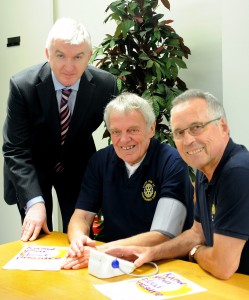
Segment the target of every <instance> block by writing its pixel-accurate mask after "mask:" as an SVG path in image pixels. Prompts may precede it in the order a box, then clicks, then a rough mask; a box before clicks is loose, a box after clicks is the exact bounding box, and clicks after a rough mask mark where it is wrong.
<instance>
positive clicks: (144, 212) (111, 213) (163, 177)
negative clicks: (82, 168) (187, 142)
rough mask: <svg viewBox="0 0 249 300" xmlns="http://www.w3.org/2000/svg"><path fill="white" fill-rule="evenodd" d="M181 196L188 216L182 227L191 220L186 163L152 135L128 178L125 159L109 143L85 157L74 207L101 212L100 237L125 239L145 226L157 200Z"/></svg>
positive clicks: (189, 183)
mask: <svg viewBox="0 0 249 300" xmlns="http://www.w3.org/2000/svg"><path fill="white" fill-rule="evenodd" d="M161 197H170V198H174V199H177V200H179V201H181V202H182V203H183V204H184V205H185V207H186V208H187V211H188V215H187V218H186V222H185V225H184V230H185V229H187V228H190V227H191V225H192V223H193V186H192V184H191V182H190V180H189V173H188V166H187V165H186V164H185V162H184V161H183V160H182V159H181V157H180V155H179V154H178V152H177V150H176V149H175V148H173V147H171V146H169V145H168V144H162V143H160V142H159V141H158V140H156V139H152V140H151V142H150V145H149V148H148V151H147V154H146V156H145V158H144V160H143V161H142V163H141V165H140V166H139V167H138V169H137V170H136V171H135V173H134V174H133V175H132V176H131V177H130V178H129V177H128V175H127V170H126V166H125V163H124V162H123V160H121V159H120V158H119V157H118V156H117V155H116V153H115V150H114V148H113V146H112V145H110V146H108V147H106V148H104V149H101V150H99V151H98V152H96V153H95V154H94V155H93V156H92V158H91V159H90V161H89V164H88V167H87V169H86V172H85V175H84V180H83V183H82V186H81V190H80V194H79V198H78V201H77V204H76V208H79V209H82V210H86V211H90V212H94V213H97V212H98V211H99V210H100V209H101V210H102V213H103V216H104V228H103V230H102V232H101V233H102V234H103V236H104V237H103V239H102V240H103V241H104V242H109V241H114V240H117V239H122V238H127V237H130V236H133V235H136V234H139V233H143V232H147V231H149V230H150V227H151V224H152V220H153V217H154V213H155V210H156V206H157V203H158V200H159V199H160V198H161Z"/></svg>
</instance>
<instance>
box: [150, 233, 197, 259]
mask: <svg viewBox="0 0 249 300" xmlns="http://www.w3.org/2000/svg"><path fill="white" fill-rule="evenodd" d="M201 243H203V239H202V238H201V236H200V235H199V234H197V233H195V232H194V231H193V229H189V230H186V231H185V232H183V233H182V234H180V235H179V236H177V237H175V238H173V239H171V240H170V241H168V242H165V243H163V244H160V245H157V246H155V247H152V248H151V256H152V257H153V260H160V259H172V258H179V257H185V256H187V255H188V253H189V251H190V250H191V249H192V248H193V247H194V246H195V245H198V244H201Z"/></svg>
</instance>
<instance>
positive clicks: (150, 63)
mask: <svg viewBox="0 0 249 300" xmlns="http://www.w3.org/2000/svg"><path fill="white" fill-rule="evenodd" d="M153 64H154V62H153V60H151V59H149V60H148V61H147V65H146V68H147V69H149V68H151V67H152V66H153Z"/></svg>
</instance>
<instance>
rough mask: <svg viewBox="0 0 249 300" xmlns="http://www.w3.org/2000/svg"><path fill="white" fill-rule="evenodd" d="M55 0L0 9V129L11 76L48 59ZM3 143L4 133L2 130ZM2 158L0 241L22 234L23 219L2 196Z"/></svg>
mask: <svg viewBox="0 0 249 300" xmlns="http://www.w3.org/2000/svg"><path fill="white" fill-rule="evenodd" d="M52 8H53V6H52V1H50V0H42V1H34V0H22V1H19V0H3V1H1V10H0V28H1V29H0V30H1V35H0V83H1V89H0V99H1V101H0V128H1V129H0V130H1V133H2V127H3V121H4V119H5V115H6V103H7V97H8V91H9V78H10V76H11V75H12V74H14V73H16V72H17V71H20V70H21V69H23V68H25V67H27V66H29V65H32V64H36V63H39V62H42V61H43V60H44V59H45V52H44V45H45V40H46V36H47V32H48V30H49V28H50V27H51V25H52V24H53V9H52ZM15 36H20V37H21V44H20V46H15V47H7V46H6V45H7V38H9V37H15ZM0 141H1V146H2V134H0ZM2 166H3V158H2V155H0V170H1V171H0V187H1V188H0V244H1V243H4V242H8V241H12V240H16V239H19V238H20V231H21V219H20V216H19V213H18V209H17V206H16V205H13V206H8V205H7V204H6V203H5V202H4V200H3V176H2V169H3V167H2Z"/></svg>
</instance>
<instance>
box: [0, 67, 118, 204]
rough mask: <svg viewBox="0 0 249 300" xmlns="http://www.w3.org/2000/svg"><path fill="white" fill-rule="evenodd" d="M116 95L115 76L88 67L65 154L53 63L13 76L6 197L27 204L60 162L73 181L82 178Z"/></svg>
mask: <svg viewBox="0 0 249 300" xmlns="http://www.w3.org/2000/svg"><path fill="white" fill-rule="evenodd" d="M116 94H117V87H116V80H115V77H114V76H113V75H111V74H110V73H108V72H105V71H103V70H100V69H97V68H95V67H92V66H89V67H88V68H87V69H86V70H85V72H84V74H83V75H82V78H81V81H80V85H79V90H78V93H77V98H76V102H75V107H74V112H73V115H72V118H71V123H70V127H69V132H68V134H67V139H66V141H65V144H64V147H63V152H62V150H61V149H62V148H61V146H60V125H59V124H60V120H59V111H58V105H57V100H56V93H55V90H54V85H53V81H52V75H51V69H50V66H49V64H48V63H45V64H41V65H36V66H33V67H31V68H28V69H26V70H24V71H22V72H20V73H18V74H16V75H15V76H13V77H12V78H11V80H10V94H9V99H8V109H7V117H6V120H5V124H4V129H3V138H4V144H3V154H4V198H5V201H6V202H7V203H8V204H14V203H17V199H18V201H19V203H20V205H21V207H24V206H25V205H26V203H27V201H28V200H30V199H32V198H33V197H36V196H38V195H42V190H41V183H42V182H43V181H44V182H46V180H48V178H49V177H50V176H51V174H52V172H53V168H54V166H55V164H56V163H57V162H58V161H59V160H60V161H62V162H63V164H64V167H65V173H66V174H68V178H69V180H72V181H75V180H77V181H79V180H81V178H82V175H83V172H84V169H85V166H86V163H87V161H88V159H89V157H90V156H91V155H92V154H93V153H94V152H95V145H94V141H93V138H92V132H93V131H95V130H96V129H97V128H98V126H99V125H100V124H101V123H102V121H103V110H104V107H105V106H106V104H107V103H108V102H109V101H110V100H111V98H113V97H114V96H115V95H116ZM69 184H70V182H69Z"/></svg>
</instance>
